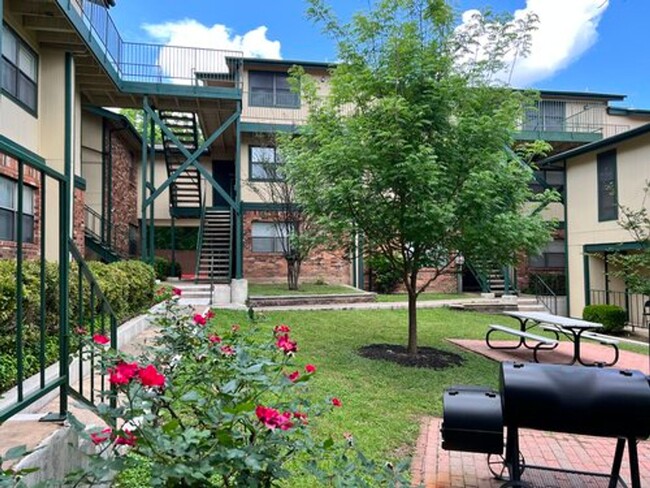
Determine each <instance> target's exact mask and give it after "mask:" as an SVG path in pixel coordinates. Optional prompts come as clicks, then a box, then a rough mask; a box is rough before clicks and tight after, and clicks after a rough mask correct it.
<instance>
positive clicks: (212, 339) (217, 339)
mask: <svg viewBox="0 0 650 488" xmlns="http://www.w3.org/2000/svg"><path fill="white" fill-rule="evenodd" d="M208 340H209V341H210V342H211V343H212V344H219V343H220V342H221V337H219V336H218V335H214V334H213V335H211V336H210V337H208Z"/></svg>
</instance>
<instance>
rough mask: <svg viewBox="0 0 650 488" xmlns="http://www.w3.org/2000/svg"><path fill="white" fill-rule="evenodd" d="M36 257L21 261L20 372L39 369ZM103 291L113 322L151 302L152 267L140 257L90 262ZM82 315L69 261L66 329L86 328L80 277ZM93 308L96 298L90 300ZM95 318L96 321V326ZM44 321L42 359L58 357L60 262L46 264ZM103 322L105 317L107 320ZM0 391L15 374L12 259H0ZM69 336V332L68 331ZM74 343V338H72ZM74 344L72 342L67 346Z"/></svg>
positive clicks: (85, 286) (85, 292) (86, 296)
mask: <svg viewBox="0 0 650 488" xmlns="http://www.w3.org/2000/svg"><path fill="white" fill-rule="evenodd" d="M40 264H41V263H40V261H30V260H26V261H24V262H23V300H22V304H23V342H24V357H25V376H26V377H28V376H30V375H31V374H34V373H36V372H37V371H38V366H39V364H38V356H39V351H40V346H39V344H40V329H39V324H40V307H41V288H40V286H41V284H40V283H41V280H40V277H41V269H40ZM88 267H89V268H90V270H91V272H92V273H93V275H94V276H95V279H96V280H97V283H98V285H99V287H100V288H101V290H102V293H103V294H104V295H105V296H106V299H107V300H108V302H109V304H110V305H111V308H112V309H113V311H114V312H115V314H116V316H117V319H118V322H123V321H124V320H126V319H128V318H130V317H133V316H135V315H138V314H139V313H141V312H143V311H144V310H146V309H147V308H149V307H150V306H151V305H152V304H153V303H154V289H155V275H154V271H153V268H152V267H151V266H149V265H148V264H145V263H143V262H141V261H120V262H116V263H112V264H104V263H100V262H96V261H93V262H89V263H88ZM81 291H82V298H83V300H82V304H83V320H80V311H81V310H80V309H79V268H78V265H77V264H76V263H71V264H70V278H69V293H68V296H69V307H68V310H69V317H70V328H71V329H74V328H76V327H78V326H79V325H81V326H83V327H85V328H89V326H90V316H91V310H90V306H91V294H90V286H89V283H88V281H87V280H86V278H85V276H84V277H82V290H81ZM93 304H94V306H95V313H98V312H99V308H100V302H99V300H98V299H97V297H95V299H94V300H93ZM99 323H100V322H99V320H97V321H96V325H97V326H99ZM45 324H46V337H45V342H46V348H45V349H46V354H45V356H46V362H47V364H51V363H53V362H55V361H57V360H58V359H59V358H58V339H57V338H58V329H59V266H58V264H57V263H46V264H45ZM106 325H108V322H106ZM0 330H1V331H2V333H1V334H0V392H2V391H4V390H6V389H7V388H8V387H10V386H11V385H12V384H13V383H14V382H15V379H16V359H15V351H16V333H15V330H16V260H8V259H1V260H0ZM72 337H73V338H74V334H73V335H72ZM73 342H74V341H73ZM75 347H76V345H75V344H74V343H72V344H71V348H73V350H74V348H75Z"/></svg>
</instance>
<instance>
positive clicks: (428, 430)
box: [411, 417, 650, 488]
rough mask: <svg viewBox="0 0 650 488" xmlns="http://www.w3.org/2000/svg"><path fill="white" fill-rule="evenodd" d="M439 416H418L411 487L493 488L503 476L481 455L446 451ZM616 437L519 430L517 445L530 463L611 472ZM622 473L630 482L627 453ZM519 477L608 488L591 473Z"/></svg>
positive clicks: (645, 453) (644, 454)
mask: <svg viewBox="0 0 650 488" xmlns="http://www.w3.org/2000/svg"><path fill="white" fill-rule="evenodd" d="M441 423H442V420H441V419H439V418H434V417H427V418H424V419H423V420H422V423H421V430H420V436H419V438H418V441H417V447H416V454H415V457H414V458H413V463H412V464H411V473H412V476H413V486H422V487H424V488H497V487H500V486H501V485H502V484H503V483H504V481H498V480H495V479H494V478H493V476H492V474H491V473H490V471H489V469H488V465H487V456H486V455H485V454H475V453H466V452H455V451H444V450H443V449H442V447H441V445H442V438H441V436H440V427H441ZM615 446H616V439H608V438H602V437H588V436H576V435H570V434H560V433H549V432H540V431H534V430H526V429H522V430H521V431H520V450H521V453H522V454H523V456H524V458H525V464H526V465H529V466H543V467H551V468H561V469H571V470H576V471H586V472H596V473H609V472H610V470H611V466H612V460H613V458H614V449H615ZM638 448H639V463H640V465H639V469H640V472H641V485H642V486H650V442H640V443H639V444H638ZM621 476H622V477H623V479H624V480H625V482H626V483H627V484H628V486H629V480H630V470H629V463H628V459H627V451H626V455H625V457H624V459H623V466H622V469H621ZM522 479H523V480H524V481H528V482H529V483H531V484H532V486H533V487H535V488H581V487H594V488H596V487H602V488H606V487H607V485H608V480H607V479H605V478H601V477H594V476H576V475H567V474H563V473H558V472H553V471H545V470H544V471H543V470H536V469H526V470H524V473H523V476H522Z"/></svg>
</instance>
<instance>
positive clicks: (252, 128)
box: [240, 122, 300, 134]
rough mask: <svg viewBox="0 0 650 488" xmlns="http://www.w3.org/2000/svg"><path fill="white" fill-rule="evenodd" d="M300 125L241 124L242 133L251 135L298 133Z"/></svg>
mask: <svg viewBox="0 0 650 488" xmlns="http://www.w3.org/2000/svg"><path fill="white" fill-rule="evenodd" d="M299 128H300V126H299V125H287V124H260V123H257V122H242V123H241V129H240V130H241V132H245V133H251V134H258V133H261V134H267V133H270V134H272V133H275V132H289V133H293V132H298V130H299Z"/></svg>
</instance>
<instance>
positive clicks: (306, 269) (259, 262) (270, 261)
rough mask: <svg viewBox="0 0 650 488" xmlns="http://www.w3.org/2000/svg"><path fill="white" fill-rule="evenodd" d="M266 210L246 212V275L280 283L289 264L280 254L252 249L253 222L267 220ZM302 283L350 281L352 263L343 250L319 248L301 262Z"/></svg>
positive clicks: (283, 279) (284, 277)
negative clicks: (265, 216)
mask: <svg viewBox="0 0 650 488" xmlns="http://www.w3.org/2000/svg"><path fill="white" fill-rule="evenodd" d="M264 213H266V212H257V211H249V212H246V213H245V214H244V278H246V279H248V280H249V281H251V282H256V283H279V282H285V281H286V279H287V263H286V261H285V259H284V258H283V257H282V255H281V254H273V253H256V252H253V241H252V233H251V227H252V224H253V222H268V221H269V220H268V218H267V219H265V218H264ZM300 280H301V281H302V282H309V281H316V280H323V281H325V282H326V283H343V284H350V262H349V261H348V260H347V259H346V258H345V256H344V252H343V251H327V250H316V251H314V252H313V253H312V255H311V257H310V258H309V259H307V260H306V261H305V262H303V264H302V268H301V272H300Z"/></svg>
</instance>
